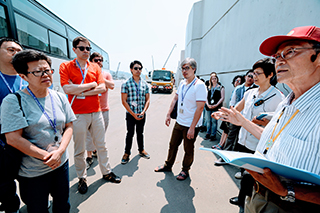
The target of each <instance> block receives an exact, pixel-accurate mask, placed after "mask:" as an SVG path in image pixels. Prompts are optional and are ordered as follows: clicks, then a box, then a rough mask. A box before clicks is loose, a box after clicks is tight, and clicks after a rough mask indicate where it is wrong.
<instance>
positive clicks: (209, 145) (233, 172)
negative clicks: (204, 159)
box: [199, 133, 240, 196]
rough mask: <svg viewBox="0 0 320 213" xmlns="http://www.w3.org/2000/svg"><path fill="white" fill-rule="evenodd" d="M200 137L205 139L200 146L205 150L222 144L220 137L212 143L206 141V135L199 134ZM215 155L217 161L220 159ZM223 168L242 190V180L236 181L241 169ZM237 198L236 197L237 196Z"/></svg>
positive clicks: (226, 166) (229, 166)
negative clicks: (236, 175)
mask: <svg viewBox="0 0 320 213" xmlns="http://www.w3.org/2000/svg"><path fill="white" fill-rule="evenodd" d="M199 137H201V138H203V141H201V143H200V145H201V146H202V147H204V148H211V147H212V146H213V145H216V144H218V143H219V142H220V136H217V139H216V140H215V141H210V140H205V139H204V138H205V133H199ZM212 154H213V155H215V156H216V158H217V159H219V158H220V157H219V155H216V154H214V153H212ZM222 166H223V168H224V169H225V170H226V172H227V173H228V175H229V176H230V178H231V179H232V180H233V182H234V183H235V184H236V185H237V187H238V188H240V180H238V179H236V178H235V177H234V175H235V174H236V173H237V172H239V171H240V168H238V167H235V166H232V165H229V164H227V165H222ZM235 196H236V195H235Z"/></svg>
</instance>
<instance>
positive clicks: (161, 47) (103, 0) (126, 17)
mask: <svg viewBox="0 0 320 213" xmlns="http://www.w3.org/2000/svg"><path fill="white" fill-rule="evenodd" d="M38 1H39V2H40V3H42V4H43V5H44V6H45V7H47V8H48V9H50V10H51V11H52V12H54V13H55V14H56V15H58V16H59V17H60V18H62V19H63V20H64V21H66V22H67V23H69V24H70V25H71V26H73V27H74V28H75V29H77V30H78V31H80V32H81V33H82V34H83V35H85V36H86V37H88V38H89V39H90V40H92V41H93V42H94V43H96V44H97V45H99V46H100V47H102V48H103V49H104V50H105V51H107V52H108V53H109V58H110V69H111V70H114V71H115V70H116V69H117V66H118V63H119V62H121V64H120V69H119V70H121V71H129V64H130V62H131V61H133V60H140V61H141V62H142V64H143V65H144V67H145V68H147V69H148V70H149V71H150V70H152V69H153V67H152V57H151V56H153V59H154V67H155V69H159V68H162V66H163V64H164V63H165V61H166V59H167V57H168V55H169V53H170V51H171V49H172V47H173V46H174V44H177V47H176V48H175V49H174V50H173V52H172V55H171V57H170V59H169V60H168V63H167V65H166V68H167V69H169V70H173V71H174V72H176V70H177V67H178V61H179V59H180V52H181V50H184V48H185V32H186V25H187V21H188V16H189V13H190V11H191V8H192V6H193V3H194V2H197V1H198V0H90V1H88V0H38Z"/></svg>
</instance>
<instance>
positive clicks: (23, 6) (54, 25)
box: [11, 0, 66, 36]
mask: <svg viewBox="0 0 320 213" xmlns="http://www.w3.org/2000/svg"><path fill="white" fill-rule="evenodd" d="M11 2H12V4H13V6H14V7H16V8H17V9H19V10H20V11H23V12H24V13H25V14H28V15H29V16H31V17H33V18H34V19H35V20H38V21H41V22H42V23H44V24H45V25H46V26H47V27H49V28H50V29H53V30H54V31H56V32H58V33H60V34H61V35H64V36H66V28H65V27H64V26H63V24H61V23H60V22H58V21H57V20H55V19H54V18H53V17H51V16H50V15H48V14H46V13H45V12H43V11H42V10H40V9H39V8H38V7H36V6H34V5H33V4H32V3H30V2H28V1H26V0H14V1H11Z"/></svg>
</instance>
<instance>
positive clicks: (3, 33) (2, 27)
mask: <svg viewBox="0 0 320 213" xmlns="http://www.w3.org/2000/svg"><path fill="white" fill-rule="evenodd" d="M0 37H8V26H7V18H6V13H5V11H4V8H3V7H2V6H1V5H0Z"/></svg>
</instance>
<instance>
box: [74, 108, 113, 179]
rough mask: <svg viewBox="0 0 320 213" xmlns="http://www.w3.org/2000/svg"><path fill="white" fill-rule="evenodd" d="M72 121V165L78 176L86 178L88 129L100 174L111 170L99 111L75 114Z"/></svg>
mask: <svg viewBox="0 0 320 213" xmlns="http://www.w3.org/2000/svg"><path fill="white" fill-rule="evenodd" d="M76 116H77V120H75V121H74V122H73V140H74V165H75V168H76V172H77V176H78V178H86V177H87V170H86V161H85V151H86V149H85V147H86V138H87V132H88V130H89V131H90V134H91V136H92V142H93V144H94V146H95V147H96V149H97V155H98V162H99V166H100V170H101V173H102V175H106V174H109V173H110V172H111V166H110V163H109V156H108V150H107V146H106V143H105V128H104V121H103V117H102V113H101V112H94V113H89V114H76Z"/></svg>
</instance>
